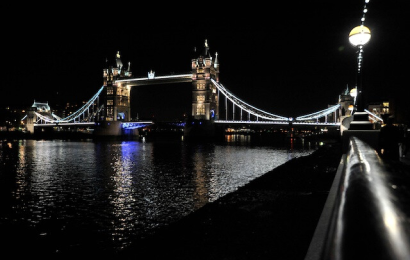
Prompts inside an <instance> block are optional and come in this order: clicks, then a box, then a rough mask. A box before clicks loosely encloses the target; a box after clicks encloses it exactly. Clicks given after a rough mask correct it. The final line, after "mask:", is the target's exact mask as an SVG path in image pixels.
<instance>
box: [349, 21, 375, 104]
mask: <svg viewBox="0 0 410 260" xmlns="http://www.w3.org/2000/svg"><path fill="white" fill-rule="evenodd" d="M370 38H371V33H370V29H369V28H367V27H366V26H364V25H359V26H356V27H354V28H353V29H352V30H351V31H350V33H349V42H350V43H351V44H352V45H353V46H354V47H356V48H357V49H358V50H357V53H358V54H357V78H356V81H357V82H356V85H357V86H356V89H357V94H356V95H357V109H358V110H360V111H363V110H364V107H363V105H364V104H363V101H362V100H363V98H362V91H363V89H362V73H361V67H362V61H363V47H364V45H366V44H367V43H368V42H369V41H370Z"/></svg>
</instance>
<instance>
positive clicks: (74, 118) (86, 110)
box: [35, 86, 104, 124]
mask: <svg viewBox="0 0 410 260" xmlns="http://www.w3.org/2000/svg"><path fill="white" fill-rule="evenodd" d="M103 89H104V86H103V87H101V88H100V89H99V90H98V92H97V93H96V94H95V95H94V96H93V97H92V98H91V99H90V100H88V102H87V103H85V104H84V105H83V106H82V107H81V108H80V109H78V110H77V111H76V112H74V113H73V114H71V115H69V116H67V117H65V118H61V117H59V116H57V115H55V114H53V113H52V114H51V116H50V115H43V114H41V113H38V112H35V114H36V116H37V123H40V124H59V123H69V122H71V123H76V122H78V123H80V122H81V116H82V118H83V121H88V122H91V121H92V120H91V119H92V118H93V117H95V115H98V114H99V113H100V112H101V110H102V108H103V105H102V106H101V107H98V105H97V107H98V109H97V111H94V112H92V113H90V106H91V105H92V106H93V108H92V109H91V110H94V103H95V101H96V100H97V102H99V95H100V94H101V91H102V90H103ZM86 115H87V116H86Z"/></svg>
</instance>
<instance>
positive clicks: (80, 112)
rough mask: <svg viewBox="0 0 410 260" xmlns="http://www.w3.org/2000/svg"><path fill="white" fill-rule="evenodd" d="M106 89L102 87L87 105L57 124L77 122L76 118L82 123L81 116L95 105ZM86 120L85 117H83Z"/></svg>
mask: <svg viewBox="0 0 410 260" xmlns="http://www.w3.org/2000/svg"><path fill="white" fill-rule="evenodd" d="M103 89H104V86H103V87H101V88H100V89H99V90H98V92H97V93H96V94H95V95H94V96H93V97H92V98H91V99H90V100H88V102H87V103H85V104H84V105H83V106H82V107H81V108H80V109H79V110H77V111H76V112H74V113H73V114H71V115H69V116H67V117H65V118H63V119H61V120H58V121H57V122H56V123H59V122H70V121H75V119H76V118H78V119H79V120H80V121H81V118H80V117H81V114H84V112H85V111H86V110H87V109H88V108H89V107H90V106H91V105H92V104H94V101H95V100H96V99H97V98H98V97H99V95H100V93H101V91H102V90H103ZM83 119H84V116H83Z"/></svg>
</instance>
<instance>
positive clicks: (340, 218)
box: [305, 137, 410, 260]
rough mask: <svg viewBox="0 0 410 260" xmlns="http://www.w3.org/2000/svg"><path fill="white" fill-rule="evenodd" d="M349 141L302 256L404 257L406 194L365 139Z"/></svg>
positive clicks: (343, 259) (408, 237) (409, 243)
mask: <svg viewBox="0 0 410 260" xmlns="http://www.w3.org/2000/svg"><path fill="white" fill-rule="evenodd" d="M349 141H350V144H349V151H348V153H347V154H346V155H345V157H344V163H341V165H340V166H339V169H338V172H339V170H340V172H341V175H340V176H339V177H337V174H336V177H335V180H334V183H335V182H337V185H332V188H331V191H330V193H329V197H328V200H327V201H326V204H325V208H324V210H323V212H322V216H321V218H320V220H319V223H318V225H317V228H316V231H315V234H314V236H313V239H312V241H311V244H310V247H309V250H308V253H307V255H306V257H305V260H323V259H326V260H327V259H337V260H347V259H349V260H351V259H391V260H393V259H394V260H395V259H400V260H401V259H410V225H409V223H408V220H407V219H408V217H409V216H408V215H407V216H406V214H408V212H407V213H406V212H405V211H404V209H406V207H407V208H408V206H406V205H405V203H408V198H407V199H403V197H399V193H398V192H397V191H396V190H395V189H396V188H397V185H396V184H398V183H397V177H398V176H397V173H395V172H394V171H393V170H391V168H390V167H387V166H388V165H387V164H386V163H385V162H383V160H381V159H380V157H379V156H378V154H377V152H376V151H375V150H374V149H373V148H371V147H370V146H369V145H368V144H367V143H365V142H363V141H361V140H360V139H359V138H357V137H351V138H350V140H349ZM332 193H333V194H336V196H333V197H331V196H330V195H331V194H332ZM329 205H332V207H326V206H329ZM324 229H326V230H324ZM324 234H325V235H324Z"/></svg>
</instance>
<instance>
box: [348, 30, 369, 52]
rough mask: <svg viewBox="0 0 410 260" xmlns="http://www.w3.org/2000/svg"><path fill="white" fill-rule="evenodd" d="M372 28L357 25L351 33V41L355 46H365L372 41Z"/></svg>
mask: <svg viewBox="0 0 410 260" xmlns="http://www.w3.org/2000/svg"><path fill="white" fill-rule="evenodd" d="M370 38H371V34H370V29H369V28H367V27H366V26H364V25H360V26H356V27H355V28H353V29H352V30H351V31H350V33H349V42H350V43H351V44H352V45H353V46H356V47H357V46H359V47H360V46H363V45H365V44H366V43H368V42H369V41H370Z"/></svg>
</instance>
